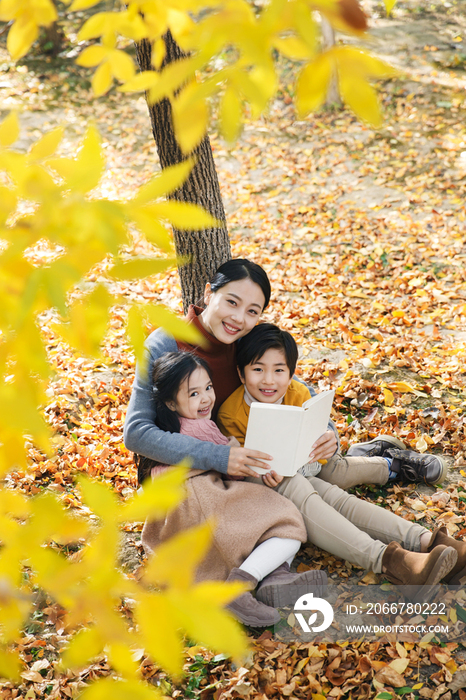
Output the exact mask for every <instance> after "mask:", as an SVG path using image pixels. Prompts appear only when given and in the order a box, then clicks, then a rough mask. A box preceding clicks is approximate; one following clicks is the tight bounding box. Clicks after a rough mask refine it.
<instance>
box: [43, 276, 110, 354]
mask: <svg viewBox="0 0 466 700" xmlns="http://www.w3.org/2000/svg"><path fill="white" fill-rule="evenodd" d="M113 303H114V299H113V297H111V296H110V294H109V293H108V292H107V290H106V288H105V287H104V286H103V285H98V286H97V287H96V288H95V289H94V290H93V291H92V293H91V294H89V295H87V296H86V297H85V298H84V299H80V300H79V301H77V302H75V303H74V304H73V305H72V306H71V308H70V311H69V319H70V321H69V323H66V324H61V325H59V324H54V328H55V329H56V330H57V331H58V332H59V333H60V334H61V335H62V336H63V337H64V338H65V339H66V340H67V341H68V342H69V343H70V345H72V346H73V347H74V348H76V349H78V350H80V351H81V352H82V353H84V354H85V355H92V356H96V355H99V353H100V350H101V343H102V340H103V338H104V335H105V332H106V330H107V325H108V310H109V307H110V306H111V305H112V304H113Z"/></svg>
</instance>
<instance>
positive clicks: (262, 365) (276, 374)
mask: <svg viewBox="0 0 466 700" xmlns="http://www.w3.org/2000/svg"><path fill="white" fill-rule="evenodd" d="M240 379H241V381H242V382H243V384H244V385H245V386H246V388H247V390H248V391H249V393H250V394H251V396H252V398H253V399H254V400H255V401H260V402H261V403H275V401H278V399H281V397H282V396H284V395H285V393H286V390H287V389H288V387H289V386H290V383H291V379H292V377H291V375H290V369H289V367H288V365H287V364H286V357H285V353H284V352H283V350H278V349H277V348H269V349H268V350H266V351H265V352H264V354H263V355H262V357H261V358H260V359H259V360H256V362H253V363H251V364H250V365H246V367H245V368H244V376H241V374H240Z"/></svg>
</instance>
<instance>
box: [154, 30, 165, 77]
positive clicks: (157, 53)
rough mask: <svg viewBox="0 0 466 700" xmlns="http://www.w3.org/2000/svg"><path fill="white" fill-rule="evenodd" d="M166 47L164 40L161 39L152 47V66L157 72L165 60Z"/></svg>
mask: <svg viewBox="0 0 466 700" xmlns="http://www.w3.org/2000/svg"><path fill="white" fill-rule="evenodd" d="M166 50H167V49H166V46H165V42H164V40H163V39H162V38H161V37H160V39H157V40H156V41H155V42H154V45H153V46H152V56H151V60H152V65H153V66H154V68H156V69H157V70H158V69H159V68H160V67H161V65H162V62H163V59H164V58H165V53H166Z"/></svg>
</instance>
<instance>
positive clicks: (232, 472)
mask: <svg viewBox="0 0 466 700" xmlns="http://www.w3.org/2000/svg"><path fill="white" fill-rule="evenodd" d="M264 459H265V460H271V459H272V457H271V456H270V455H268V454H266V453H265V452H259V451H258V450H250V449H249V448H246V447H232V448H231V449H230V456H229V458H228V469H227V474H229V476H253V477H255V478H256V479H257V472H255V471H253V470H252V469H251V467H261V468H262V469H270V466H269V465H268V464H266V462H263V461H260V460H264Z"/></svg>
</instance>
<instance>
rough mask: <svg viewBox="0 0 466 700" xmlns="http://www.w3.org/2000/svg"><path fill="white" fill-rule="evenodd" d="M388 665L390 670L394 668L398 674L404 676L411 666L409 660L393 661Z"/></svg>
mask: <svg viewBox="0 0 466 700" xmlns="http://www.w3.org/2000/svg"><path fill="white" fill-rule="evenodd" d="M388 665H389V666H390V668H393V669H394V670H395V671H396V672H397V673H399V674H400V675H402V674H403V673H404V672H405V671H406V669H407V668H408V666H409V659H407V658H403V659H394V660H393V661H390V663H389V664H388Z"/></svg>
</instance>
